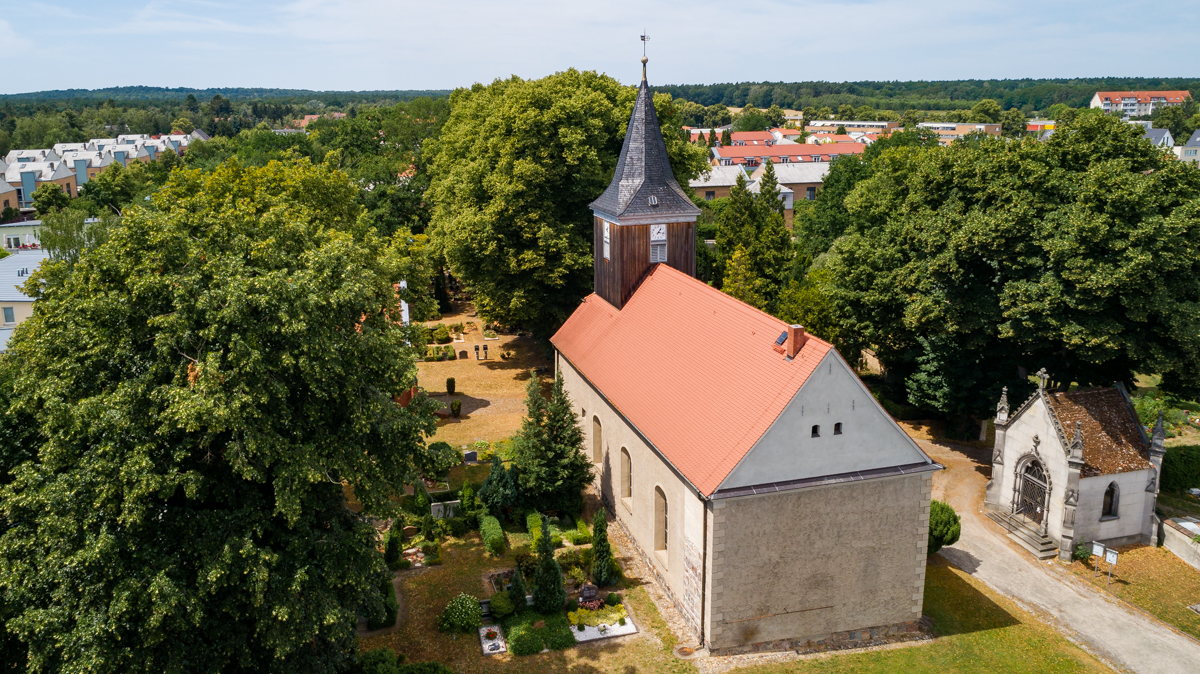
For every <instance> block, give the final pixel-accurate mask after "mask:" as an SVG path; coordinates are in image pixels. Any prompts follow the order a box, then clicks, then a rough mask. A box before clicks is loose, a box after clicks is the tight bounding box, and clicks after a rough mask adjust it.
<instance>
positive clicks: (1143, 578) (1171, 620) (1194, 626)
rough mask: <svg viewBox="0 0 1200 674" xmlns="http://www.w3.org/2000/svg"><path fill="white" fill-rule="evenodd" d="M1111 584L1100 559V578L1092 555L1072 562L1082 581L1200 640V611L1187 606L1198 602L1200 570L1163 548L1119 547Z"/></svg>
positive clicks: (1074, 570) (1074, 571)
mask: <svg viewBox="0 0 1200 674" xmlns="http://www.w3.org/2000/svg"><path fill="white" fill-rule="evenodd" d="M1117 552H1118V553H1120V555H1119V556H1118V557H1117V565H1116V566H1115V567H1113V576H1112V584H1111V585H1109V584H1108V573H1107V572H1108V564H1105V563H1104V561H1103V560H1099V561H1100V574H1099V577H1097V578H1095V579H1094V580H1093V578H1092V576H1093V575H1096V574H1095V566H1094V564H1095V562H1096V561H1097V560H1096V559H1095V558H1092V559H1091V560H1090V561H1087V562H1072V563H1071V567H1070V568H1071V572H1072V573H1074V574H1075V575H1076V576H1078V577H1079V578H1080V579H1082V580H1084V581H1085V582H1088V583H1092V584H1093V585H1095V586H1096V587H1097V588H1099V589H1101V590H1103V591H1105V592H1110V593H1112V594H1113V595H1115V596H1117V597H1120V598H1121V599H1123V600H1125V601H1127V602H1129V603H1130V604H1133V605H1134V606H1136V607H1138V608H1140V609H1141V610H1143V611H1145V612H1146V613H1149V614H1150V615H1152V616H1154V617H1155V618H1158V619H1159V620H1161V621H1163V622H1165V623H1167V624H1168V625H1170V626H1172V627H1174V628H1176V629H1178V630H1179V631H1181V632H1184V633H1186V634H1189V635H1191V636H1192V637H1195V638H1197V639H1200V614H1197V613H1196V612H1195V611H1192V610H1191V609H1189V608H1188V605H1190V604H1200V571H1197V570H1196V569H1195V568H1193V567H1192V566H1190V565H1188V564H1187V563H1186V562H1184V561H1183V560H1182V559H1180V558H1178V557H1176V556H1175V554H1174V553H1172V552H1171V551H1169V550H1167V549H1166V548H1155V547H1150V546H1148V545H1138V546H1128V547H1119V548H1117Z"/></svg>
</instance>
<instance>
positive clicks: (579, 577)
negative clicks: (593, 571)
mask: <svg viewBox="0 0 1200 674" xmlns="http://www.w3.org/2000/svg"><path fill="white" fill-rule="evenodd" d="M567 576H568V577H569V578H570V579H571V580H573V581H575V586H576V587H582V586H583V584H584V583H586V582H587V574H586V573H585V572H584V570H583V569H581V568H579V567H578V566H572V567H571V570H570V571H568V572H567Z"/></svg>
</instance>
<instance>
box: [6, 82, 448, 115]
mask: <svg viewBox="0 0 1200 674" xmlns="http://www.w3.org/2000/svg"><path fill="white" fill-rule="evenodd" d="M188 95H191V96H193V97H194V98H197V99H199V100H202V101H206V100H209V99H211V98H212V97H213V96H221V97H222V98H226V99H228V100H230V101H233V102H243V101H255V100H270V101H272V102H274V103H291V104H294V105H302V104H305V103H308V102H309V101H320V102H321V103H323V104H325V105H327V106H330V107H335V108H340V107H342V106H349V105H364V104H376V105H390V104H393V103H398V102H403V101H411V100H413V99H416V98H422V97H430V98H439V97H442V96H448V95H450V90H449V89H428V90H424V89H422V90H417V89H411V90H408V89H404V90H400V89H398V90H394V91H390V90H377V91H310V90H308V89H270V88H264V87H215V88H208V89H189V88H186V87H147V86H133V87H108V88H104V89H55V90H51V91H31V92H26V93H19V94H0V103H7V104H11V105H12V106H13V107H14V108H18V109H36V108H39V107H42V106H45V105H51V106H57V107H58V108H59V109H76V110H78V109H81V108H85V107H95V106H99V105H103V104H104V103H105V102H107V101H112V102H113V103H118V104H122V105H126V106H139V105H142V106H153V105H162V104H167V103H182V102H184V101H186V100H187V98H188Z"/></svg>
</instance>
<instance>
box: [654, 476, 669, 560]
mask: <svg viewBox="0 0 1200 674" xmlns="http://www.w3.org/2000/svg"><path fill="white" fill-rule="evenodd" d="M654 549H655V550H664V551H665V550H666V549H667V495H666V494H664V493H663V490H662V489H661V488H660V487H655V488H654Z"/></svg>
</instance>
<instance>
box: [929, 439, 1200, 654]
mask: <svg viewBox="0 0 1200 674" xmlns="http://www.w3.org/2000/svg"><path fill="white" fill-rule="evenodd" d="M917 442H918V443H919V444H920V445H921V448H922V449H924V450H925V451H926V452H927V453H929V455H930V456H931V457H933V459H934V460H935V461H937V462H939V463H941V464H942V465H944V466H946V470H944V471H940V472H938V473H936V474H935V475H934V483H933V497H934V498H935V499H938V500H941V501H946V502H948V503H950V504H951V505H953V506H954V509H955V510H957V511H958V513H959V515H961V516H962V536H961V538H960V539H959V542H958V543H956V544H955V545H953V546H951V547H948V548H943V550H942V552H941V553H940V554H941V555H943V556H944V557H946V559H948V560H950V562H952V563H953V564H954V565H955V566H957V567H959V568H960V569H962V570H963V571H966V572H967V573H969V574H971V575H972V576H975V577H976V578H978V579H979V580H981V581H983V582H984V583H987V584H988V585H989V586H991V587H992V588H994V589H995V590H996V591H998V592H1000V593H1002V594H1004V595H1006V596H1008V597H1010V598H1012V599H1013V600H1015V601H1017V602H1018V603H1019V604H1021V605H1022V606H1023V607H1024V608H1026V609H1028V610H1030V611H1032V612H1034V613H1035V614H1037V615H1039V616H1040V617H1041V618H1043V619H1044V620H1046V621H1047V622H1048V623H1050V624H1051V625H1053V626H1054V627H1055V628H1057V629H1058V630H1059V631H1061V632H1062V633H1063V634H1065V635H1066V636H1067V637H1068V638H1069V639H1071V640H1072V641H1075V642H1076V643H1078V644H1079V645H1081V646H1082V647H1084V648H1085V649H1087V650H1088V651H1090V652H1091V653H1092V654H1094V655H1096V656H1097V657H1099V658H1101V659H1103V660H1105V661H1106V662H1108V664H1109V665H1111V666H1113V667H1114V668H1115V669H1117V670H1120V671H1129V672H1147V673H1150V672H1153V673H1154V674H1170V673H1173V672H1180V673H1183V672H1192V673H1194V672H1198V671H1200V643H1198V642H1196V641H1195V640H1193V639H1192V638H1190V637H1188V636H1186V635H1184V634H1182V633H1180V632H1178V631H1176V630H1174V629H1173V628H1171V627H1168V626H1167V625H1165V624H1163V623H1161V622H1159V621H1158V620H1156V619H1154V618H1152V617H1150V616H1149V615H1147V614H1145V613H1142V612H1141V611H1138V610H1137V609H1134V608H1132V607H1130V606H1128V605H1127V604H1124V603H1122V602H1120V601H1118V600H1116V599H1115V598H1112V597H1110V596H1108V595H1106V594H1103V593H1102V592H1100V591H1098V590H1096V589H1094V588H1092V587H1090V586H1088V585H1086V584H1084V583H1083V582H1082V581H1080V580H1078V579H1076V578H1075V577H1074V576H1073V575H1071V574H1070V573H1068V572H1066V571H1065V570H1063V569H1061V568H1059V564H1058V562H1053V561H1052V562H1049V563H1045V562H1043V563H1038V562H1037V560H1036V559H1034V557H1033V556H1032V555H1030V554H1029V553H1027V552H1025V551H1024V550H1023V549H1021V548H1020V547H1018V546H1017V545H1016V544H1015V543H1013V542H1011V541H1009V540H1008V538H1007V537H1006V536H1005V534H1004V532H1003V530H1002V529H1001V528H1000V527H999V526H998V525H996V524H994V523H993V522H992V521H991V520H988V519H987V518H986V517H985V516H984V514H983V493H984V486H985V485H986V484H987V473H988V472H989V464H990V451H988V450H975V449H970V448H966V447H960V446H954V447H950V446H948V445H945V444H940V443H931V442H926V441H921V440H918V441H917Z"/></svg>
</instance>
